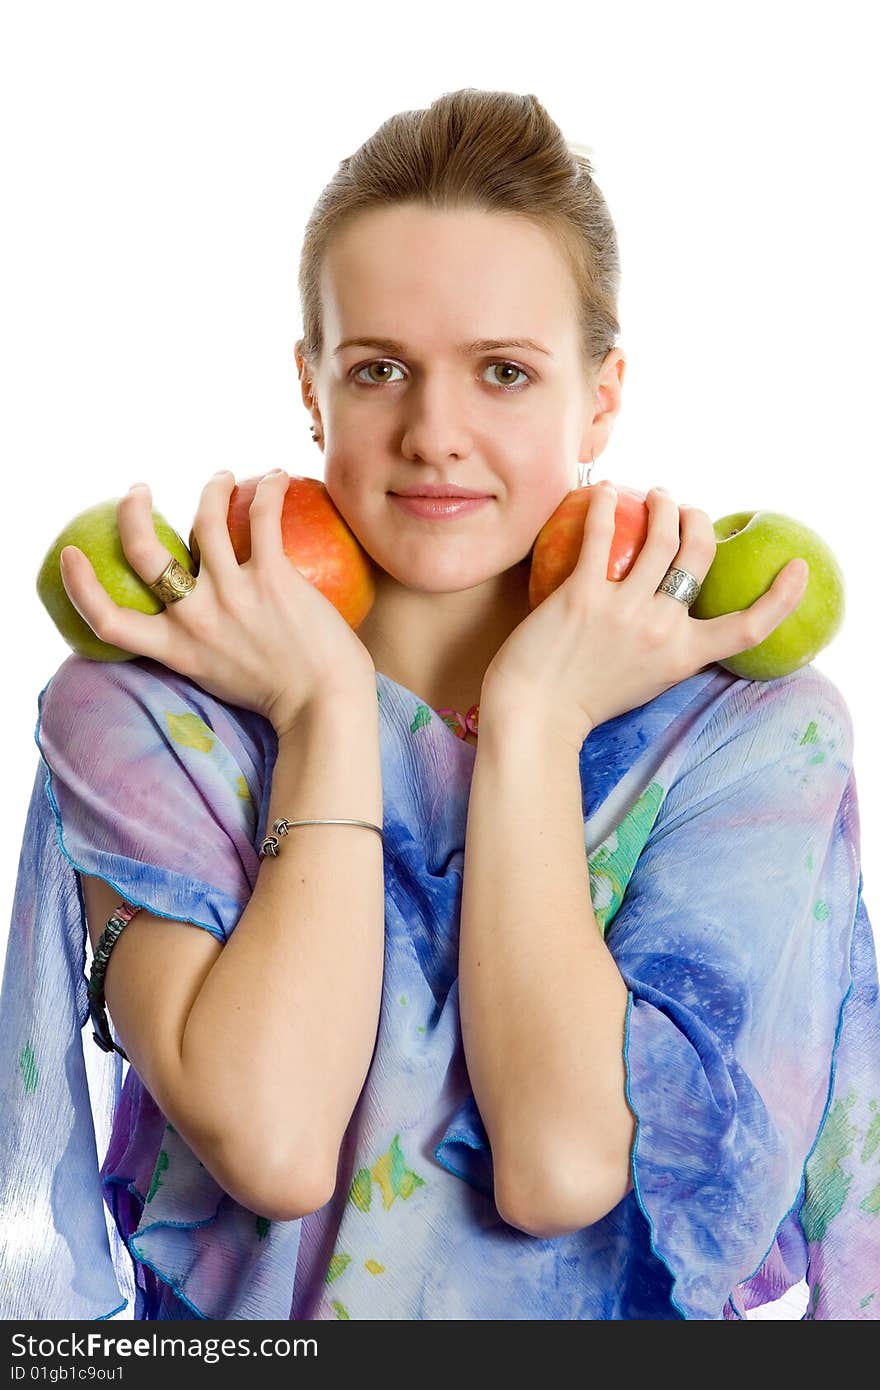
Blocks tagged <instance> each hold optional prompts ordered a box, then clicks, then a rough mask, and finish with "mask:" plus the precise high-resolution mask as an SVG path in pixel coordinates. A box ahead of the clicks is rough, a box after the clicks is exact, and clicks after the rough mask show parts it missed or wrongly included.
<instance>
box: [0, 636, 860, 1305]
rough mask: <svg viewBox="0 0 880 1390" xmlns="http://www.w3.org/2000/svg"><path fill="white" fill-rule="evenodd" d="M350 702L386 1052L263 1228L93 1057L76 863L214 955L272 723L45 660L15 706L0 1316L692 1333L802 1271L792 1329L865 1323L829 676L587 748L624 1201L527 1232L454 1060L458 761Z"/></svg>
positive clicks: (656, 714) (461, 835) (247, 836)
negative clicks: (614, 982) (18, 754)
mask: <svg viewBox="0 0 880 1390" xmlns="http://www.w3.org/2000/svg"><path fill="white" fill-rule="evenodd" d="M376 686H377V697H378V700H379V708H380V737H381V754H382V777H383V795H384V831H385V846H384V852H385V890H386V918H385V974H384V983H383V999H382V1009H381V1016H380V1021H379V1030H378V1036H377V1040H376V1048H375V1052H374V1056H373V1060H372V1064H371V1067H370V1071H369V1074H368V1076H367V1079H366V1082H365V1085H364V1088H363V1091H362V1093H361V1096H360V1099H359V1101H358V1104H357V1106H356V1108H355V1111H354V1113H353V1115H352V1117H351V1120H350V1123H349V1126H348V1128H347V1130H346V1134H345V1137H344V1140H343V1144H342V1147H341V1151H340V1157H339V1168H338V1174H337V1185H336V1190H335V1193H334V1196H333V1198H332V1199H331V1201H330V1202H329V1203H328V1204H327V1205H326V1206H325V1207H323V1208H321V1210H320V1211H318V1212H315V1213H313V1214H310V1215H309V1216H306V1217H304V1218H302V1219H301V1220H297V1221H289V1222H278V1221H270V1220H268V1219H267V1218H265V1217H263V1216H262V1215H261V1214H260V1213H257V1212H251V1211H248V1210H247V1209H246V1208H244V1207H242V1206H241V1205H240V1204H239V1203H237V1202H236V1201H235V1200H233V1199H232V1198H231V1197H230V1196H229V1194H228V1193H225V1192H224V1191H223V1189H222V1188H221V1187H220V1185H219V1184H218V1183H217V1182H216V1180H215V1179H214V1177H213V1176H212V1174H211V1173H210V1172H209V1171H208V1170H207V1169H206V1168H205V1167H204V1166H203V1165H202V1163H201V1162H200V1161H199V1160H198V1159H197V1158H196V1157H195V1155H194V1154H193V1153H192V1151H191V1150H190V1149H189V1147H188V1145H187V1144H186V1142H185V1140H184V1138H183V1136H182V1135H181V1134H179V1133H178V1132H177V1131H176V1129H175V1127H174V1126H173V1125H172V1124H170V1123H169V1121H168V1119H167V1117H166V1116H164V1115H163V1114H162V1112H161V1111H160V1109H159V1107H158V1106H157V1104H156V1102H155V1101H154V1099H153V1098H152V1096H151V1095H150V1094H149V1093H148V1091H147V1090H146V1088H145V1087H144V1085H143V1084H142V1082H141V1080H140V1078H139V1077H138V1076H137V1074H136V1072H135V1070H134V1068H133V1067H131V1066H127V1065H126V1064H124V1063H123V1061H122V1059H121V1058H120V1057H119V1055H118V1054H115V1053H114V1054H107V1053H104V1052H102V1051H100V1050H99V1049H98V1048H97V1047H96V1046H95V1044H94V1041H93V1039H92V1036H91V1026H90V1022H89V1014H88V999H87V993H86V979H87V975H86V966H87V933H86V926H85V915H84V910H83V902H82V895H81V888H80V881H79V878H78V873H77V871H79V872H83V873H90V874H96V875H98V876H99V877H101V878H103V879H105V880H106V881H107V882H108V883H110V884H111V885H112V886H113V887H114V889H115V890H116V892H117V893H118V894H119V898H120V900H123V899H125V900H126V901H128V902H132V903H135V904H137V905H139V906H142V907H145V908H147V909H148V910H149V911H150V912H152V913H154V914H156V915H157V916H161V917H169V918H174V919H177V920H179V921H180V922H181V923H182V924H185V925H189V926H191V927H194V928H199V929H202V930H205V931H208V932H210V933H211V934H212V935H213V936H214V937H216V938H217V939H218V940H220V941H226V940H228V939H229V936H230V935H231V933H232V932H233V931H234V930H235V927H236V924H237V922H238V920H239V918H240V916H241V913H242V911H243V910H244V908H245V906H246V905H247V902H248V899H249V897H250V894H251V892H252V891H253V887H254V885H255V883H256V877H257V872H258V869H259V866H260V860H259V858H258V853H257V850H258V846H259V844H260V841H261V839H262V837H263V835H264V834H265V833H266V829H267V827H266V818H267V812H268V802H269V795H270V790H271V777H272V771H273V767H274V762H275V757H276V756H277V741H276V739H275V735H274V731H273V730H272V728H271V726H270V725H269V724H268V723H267V722H266V721H265V720H264V719H262V718H261V717H260V716H258V715H256V714H254V713H252V712H249V711H246V710H243V709H240V708H238V707H233V706H228V705H225V704H223V703H222V702H221V701H219V700H217V699H215V698H214V697H213V696H211V695H209V694H207V693H206V692H204V691H203V690H201V689H200V688H199V687H198V686H196V685H194V684H193V683H191V682H189V681H187V680H186V679H185V678H183V677H181V676H179V675H177V674H176V673H175V672H172V671H170V670H168V669H167V668H165V667H163V666H161V665H160V664H158V663H156V662H153V661H150V660H148V659H147V658H138V659H136V660H134V661H130V662H118V663H107V664H105V663H97V662H92V661H88V660H86V659H85V658H82V657H78V656H71V657H68V658H67V660H66V661H65V662H64V663H63V664H62V665H61V667H60V668H59V670H58V671H57V672H56V673H55V675H54V676H53V677H52V678H51V679H50V681H49V682H48V683H47V684H46V686H45V687H44V688H43V690H42V691H41V692H40V696H39V700H38V719H37V726H36V730H35V739H36V743H37V747H38V750H39V762H38V766H37V771H36V777H35V781H34V785H33V792H32V796H31V800H30V805H29V808H28V812H27V818H26V822H25V827H24V836H23V842H22V852H21V860H20V867H19V874H18V881H17V884H16V891H15V898H14V905H13V915H12V922H11V927H10V934H9V944H8V948H7V957H6V968H5V973H4V978H3V987H2V994H0V1107H2V1114H3V1126H2V1131H0V1270H2V1274H0V1315H2V1316H3V1317H4V1318H15V1317H18V1318H62V1319H73V1318H90V1319H91V1318H94V1319H101V1318H111V1317H115V1316H117V1315H118V1314H119V1313H120V1312H122V1311H123V1309H126V1308H131V1309H132V1311H133V1312H134V1315H135V1316H136V1317H139V1318H144V1319H157V1320H158V1319H163V1318H212V1319H213V1318H236V1319H251V1318H258V1319H266V1318H297V1319H333V1318H378V1319H421V1318H440V1319H446V1318H448V1319H452V1318H456V1319H457V1318H467V1319H474V1318H480V1319H482V1318H493V1319H494V1318H498V1319H573V1318H577V1319H592V1318H603V1319H604V1318H609V1319H618V1318H654V1319H656V1318H682V1317H684V1318H709V1319H719V1318H737V1317H743V1316H744V1315H745V1313H746V1311H747V1310H748V1309H749V1308H752V1307H756V1306H758V1305H760V1304H762V1303H766V1302H768V1301H770V1300H772V1299H775V1298H778V1297H779V1296H780V1294H781V1293H783V1292H784V1291H785V1290H787V1289H789V1288H791V1287H792V1286H793V1285H795V1284H797V1283H799V1282H800V1281H801V1280H802V1279H804V1278H806V1279H807V1280H808V1283H809V1288H810V1302H809V1307H808V1309H807V1312H806V1314H805V1316H806V1317H807V1318H846V1319H849V1318H876V1317H878V1306H880V1293H878V1287H877V1286H878V1282H880V1002H878V986H877V961H876V951H875V944H874V940H873V936H872V932H871V927H870V923H869V920H868V915H867V910H866V907H865V904H864V902H863V900H862V886H863V885H862V875H861V870H860V862H859V857H860V856H859V825H858V806H857V797H856V786H855V775H854V770H853V730H852V724H851V719H850V716H849V713H848V710H847V708H846V705H845V702H844V701H843V698H842V697H841V695H840V693H839V691H838V690H837V689H836V687H835V686H834V685H833V683H832V682H831V681H830V680H829V679H828V678H827V677H826V676H825V675H823V674H822V673H821V672H820V671H818V670H817V669H816V668H815V667H813V666H807V667H804V668H802V669H801V670H800V671H798V672H795V673H794V674H792V675H791V676H786V677H783V678H781V679H779V680H775V681H768V682H752V681H745V680H740V679H738V678H736V677H734V676H732V675H731V674H730V673H728V672H726V671H724V670H723V669H722V668H720V667H716V666H713V667H710V668H708V669H707V670H706V671H704V672H700V673H699V674H697V675H695V676H693V677H691V678H690V679H689V680H687V681H683V682H681V683H680V684H679V685H676V686H673V687H672V688H671V689H670V690H668V691H665V692H664V693H663V694H662V695H660V696H658V697H657V698H656V699H655V700H652V701H650V702H649V703H648V704H646V705H643V706H641V707H640V708H638V709H636V710H632V711H628V712H627V713H626V714H624V715H621V716H619V717H617V718H615V719H613V720H610V721H608V722H607V723H606V724H603V725H600V726H599V727H598V728H596V729H595V730H593V732H592V733H591V734H590V736H589V738H588V739H587V740H586V741H585V743H584V745H583V747H582V749H581V753H580V771H581V781H582V789H583V816H584V851H585V856H586V857H587V860H588V864H589V872H590V884H591V892H592V898H593V905H594V911H595V916H596V921H597V923H598V926H599V929H600V931H602V932H603V934H604V937H605V941H606V943H607V945H608V948H609V950H610V951H611V953H612V955H613V956H614V958H615V961H616V963H617V965H618V968H619V969H620V972H621V974H622V976H623V978H624V980H625V982H626V985H627V989H628V992H629V999H628V1007H627V1016H626V1036H625V1043H624V1056H625V1063H626V1081H627V1099H628V1101H629V1104H630V1106H631V1108H632V1110H633V1112H634V1114H635V1116H636V1119H637V1121H638V1124H637V1133H636V1142H635V1144H634V1147H633V1154H632V1171H633V1181H634V1185H635V1186H634V1190H633V1191H632V1192H630V1193H629V1194H628V1195H627V1197H625V1198H624V1199H623V1201H621V1202H620V1203H619V1205H618V1206H617V1207H616V1208H615V1209H614V1210H613V1211H611V1212H609V1213H608V1215H607V1216H606V1217H605V1218H604V1219H603V1220H601V1221H599V1222H596V1223H595V1224H594V1225H592V1226H589V1227H585V1228H584V1229H583V1230H580V1231H576V1232H574V1233H573V1234H571V1235H569V1236H565V1237H560V1238H556V1239H552V1240H545V1239H539V1238H535V1237H532V1236H529V1235H526V1234H525V1233H523V1232H522V1231H519V1230H518V1229H516V1228H514V1227H512V1226H509V1225H507V1224H506V1223H505V1222H504V1221H503V1220H502V1219H501V1217H500V1215H499V1213H498V1211H497V1209H496V1207H495V1203H494V1195H493V1194H494V1186H493V1181H494V1180H493V1169H492V1155H491V1147H490V1144H489V1140H488V1137H487V1134H486V1131H485V1129H484V1127H483V1124H482V1121H481V1118H480V1113H479V1109H478V1107H477V1104H476V1101H475V1098H474V1095H473V1092H472V1090H471V1087H470V1084H469V1080H468V1073H467V1065H466V1058H465V1054H464V1051H463V1047H462V1039H461V1031H460V1025H459V1016H458V977H457V951H458V927H459V913H460V900H461V883H462V871H463V856H464V844H465V829H466V822H467V805H468V793H469V787H470V779H471V775H472V772H473V765H474V759H475V757H476V749H475V748H474V747H472V746H471V745H470V744H468V743H467V742H464V741H462V740H461V739H459V738H457V737H456V736H455V734H454V733H453V732H452V731H451V729H449V728H448V727H447V725H446V724H445V723H444V722H443V720H442V719H441V718H440V716H439V715H438V714H437V713H436V712H435V711H432V710H431V709H430V707H429V706H428V705H426V704H425V703H424V701H422V700H420V699H419V697H418V696H417V695H416V694H415V693H414V692H412V691H409V690H407V689H406V688H405V687H403V686H401V685H399V684H397V683H396V682H394V681H392V680H390V679H389V678H388V677H385V676H384V675H382V674H381V673H379V674H377V677H376ZM513 736H515V734H514V735H513ZM585 929H587V924H586V923H585ZM591 929H592V928H591ZM169 968H170V967H169ZM218 1045H220V1044H219V1041H218ZM280 1099H281V1098H280Z"/></svg>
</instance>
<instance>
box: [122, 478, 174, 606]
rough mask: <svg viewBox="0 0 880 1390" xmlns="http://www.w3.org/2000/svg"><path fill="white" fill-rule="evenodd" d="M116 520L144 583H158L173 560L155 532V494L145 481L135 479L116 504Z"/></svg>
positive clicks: (127, 552)
mask: <svg viewBox="0 0 880 1390" xmlns="http://www.w3.org/2000/svg"><path fill="white" fill-rule="evenodd" d="M116 524H117V526H118V527H119V539H120V540H121V541H122V549H123V552H124V554H125V558H126V560H127V561H128V563H129V564H130V565H131V567H132V569H133V570H134V572H135V574H137V575H140V577H141V579H142V580H143V581H144V583H145V584H155V583H156V580H157V579H158V578H159V576H160V574H161V573H162V571H163V570H164V569H165V568H166V566H167V565H168V562H169V560H171V558H172V556H171V551H170V550H167V549H166V548H165V546H164V545H163V544H162V542H161V541H160V540H159V537H158V536H157V535H156V527H155V525H154V523H153V498H152V494H151V493H150V489H149V488H148V487H147V485H146V483H135V485H134V487H132V488H129V490H128V492H127V493H126V494H125V496H124V497H121V498H120V499H119V502H118V504H117V507H116Z"/></svg>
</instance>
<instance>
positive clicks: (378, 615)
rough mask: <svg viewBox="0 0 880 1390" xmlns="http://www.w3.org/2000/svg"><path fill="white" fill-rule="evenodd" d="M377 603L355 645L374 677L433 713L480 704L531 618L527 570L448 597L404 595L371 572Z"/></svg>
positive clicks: (521, 567)
mask: <svg viewBox="0 0 880 1390" xmlns="http://www.w3.org/2000/svg"><path fill="white" fill-rule="evenodd" d="M374 577H375V582H376V600H375V603H374V604H373V607H372V608H371V609H370V612H369V613H368V614H367V616H366V618H365V619H364V621H363V622H362V623H361V625H360V627H359V628H358V629H357V635H358V638H359V639H360V640H361V642H363V644H364V646H365V647H366V648H367V651H368V652H369V653H370V656H371V657H372V659H373V665H374V666H375V668H376V670H377V671H380V672H382V673H383V674H384V675H386V676H388V677H389V678H390V679H391V680H394V681H397V683H398V684H399V685H403V686H405V687H406V688H407V689H408V690H411V691H412V692H413V694H414V695H418V696H419V697H420V698H421V699H423V700H425V701H426V702H427V703H428V704H429V705H431V706H432V708H434V709H439V708H440V707H441V706H450V707H452V708H453V709H458V710H461V711H462V713H464V712H465V711H467V710H468V709H469V708H470V706H471V705H474V704H478V703H479V700H480V691H481V689H482V684H483V677H484V676H485V674H486V670H487V668H488V666H489V663H490V662H491V661H492V658H493V657H494V656H495V654H496V652H497V651H498V649H499V648H500V647H501V646H502V645H503V644H504V642H505V641H506V640H507V638H508V637H509V636H510V634H511V632H513V630H514V628H515V627H518V626H519V624H520V623H521V622H523V620H524V619H525V618H526V617H527V616H528V614H529V602H528V591H529V566H528V565H524V564H519V565H514V566H513V568H512V569H509V570H505V571H504V572H503V573H502V574H499V575H495V576H494V577H493V578H492V579H491V580H487V581H486V583H485V584H481V585H478V586H477V587H476V588H473V589H462V590H459V591H457V592H453V593H440V594H435V593H426V592H425V591H423V590H420V589H411V588H407V587H406V585H403V584H400V583H398V581H397V580H396V579H393V578H392V577H391V576H390V575H389V574H387V573H386V572H385V571H384V570H381V569H379V567H378V566H375V572H374Z"/></svg>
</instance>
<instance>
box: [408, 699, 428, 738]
mask: <svg viewBox="0 0 880 1390" xmlns="http://www.w3.org/2000/svg"><path fill="white" fill-rule="evenodd" d="M432 717H433V716H432V714H431V706H430V705H419V707H418V709H417V710H416V712H415V715H414V716H413V722H412V723H411V724H410V726H409V731H410V733H411V734H416V733H418V731H419V729H424V728H426V726H427V725H428V724H430V722H431V719H432Z"/></svg>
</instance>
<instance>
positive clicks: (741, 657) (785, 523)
mask: <svg viewBox="0 0 880 1390" xmlns="http://www.w3.org/2000/svg"><path fill="white" fill-rule="evenodd" d="M714 527H715V539H716V541H717V543H718V548H717V550H716V551H715V559H714V560H713V561H712V565H711V568H710V570H709V572H708V574H707V575H706V578H705V579H704V580H703V585H702V588H701V590H700V593H699V596H698V598H697V600H696V602H695V603H693V604H691V610H690V611H691V616H692V617H694V618H717V617H720V616H721V614H722V613H734V612H736V611H738V610H739V609H743V608H748V607H749V606H750V605H751V604H752V603H754V602H755V600H756V599H758V598H760V597H761V595H762V594H764V593H766V592H767V590H768V589H769V588H770V585H771V584H772V583H773V581H774V579H775V578H776V576H777V574H778V573H779V571H780V570H781V569H782V568H783V567H784V566H785V565H787V564H788V562H789V560H794V559H795V558H796V557H799V558H800V559H803V560H806V562H807V564H808V565H809V566H810V573H809V577H808V579H807V587H806V589H805V590H804V593H803V597H802V598H801V600H800V602H799V603H798V605H797V607H796V608H795V609H794V611H793V612H792V613H789V615H788V617H787V618H784V619H783V621H782V622H781V623H780V624H779V625H778V626H777V627H775V628H774V629H773V631H772V632H771V633H770V635H769V637H765V638H764V640H763V642H759V643H758V644H757V645H756V646H754V647H748V648H747V649H746V650H745V651H744V652H740V653H735V654H732V655H731V656H729V657H725V658H724V660H723V661H719V662H718V663H717V664H718V665H719V666H723V667H724V668H725V670H727V671H731V672H732V673H733V674H734V675H735V676H743V677H745V678H746V679H747V680H759V681H760V680H773V679H774V678H776V677H777V676H787V675H788V674H789V673H790V672H791V671H797V670H798V668H799V667H801V666H806V664H807V662H808V661H812V659H813V657H814V656H815V655H816V653H817V652H820V651H821V650H822V648H823V647H827V646H828V643H829V642H830V641H831V639H832V638H833V637H834V636H835V635H836V634H837V632H838V630H839V629H840V626H841V623H842V622H843V615H844V581H843V572H842V571H841V568H840V565H839V564H838V563H837V561H836V559H835V558H834V555H833V553H832V551H831V548H830V547H829V546H828V545H827V544H826V542H825V541H823V539H822V537H821V536H818V535H817V534H816V532H815V531H812V530H811V529H810V527H809V526H805V525H804V524H803V522H800V521H795V520H794V518H793V517H790V516H784V515H783V514H782V512H764V511H757V512H733V513H731V515H730V516H723V517H721V519H720V521H716V522H715V523H714Z"/></svg>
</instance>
